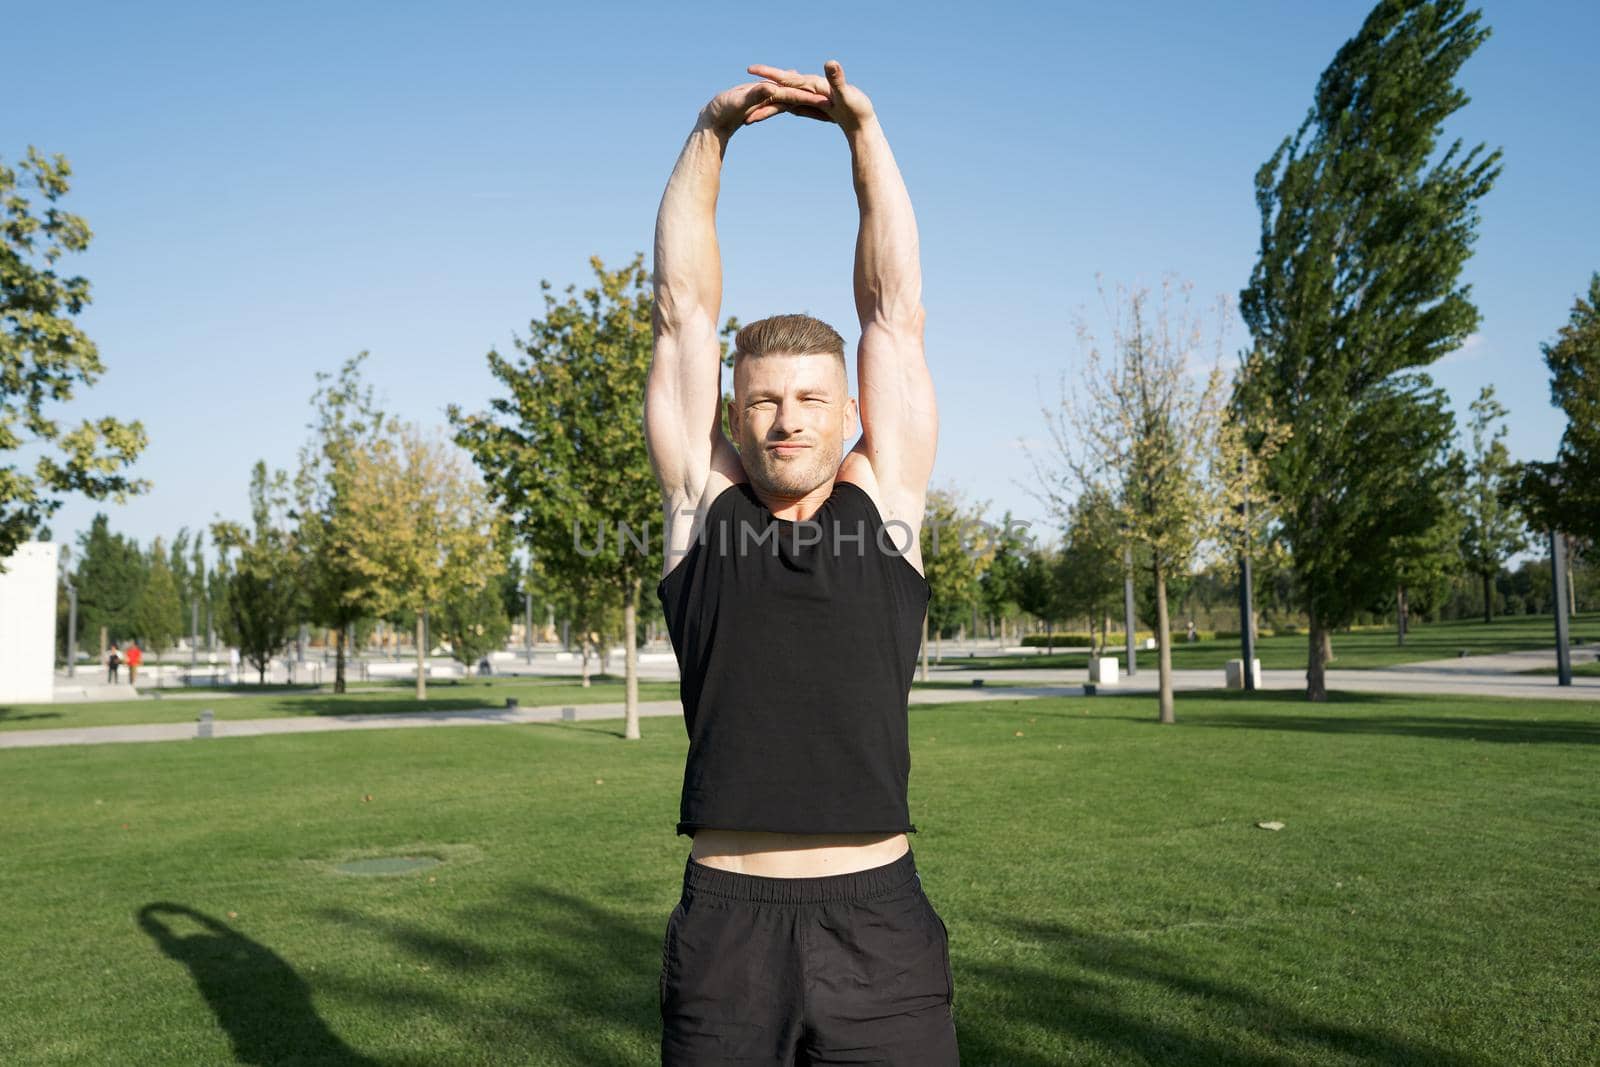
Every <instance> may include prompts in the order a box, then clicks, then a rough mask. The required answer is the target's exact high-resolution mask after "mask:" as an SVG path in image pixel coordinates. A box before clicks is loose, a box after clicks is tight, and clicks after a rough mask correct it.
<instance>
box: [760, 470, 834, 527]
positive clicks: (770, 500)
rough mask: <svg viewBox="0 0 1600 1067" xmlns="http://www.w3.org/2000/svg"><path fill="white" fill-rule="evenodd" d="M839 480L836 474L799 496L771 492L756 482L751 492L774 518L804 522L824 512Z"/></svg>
mask: <svg viewBox="0 0 1600 1067" xmlns="http://www.w3.org/2000/svg"><path fill="white" fill-rule="evenodd" d="M837 480H838V475H837V474H835V475H834V476H833V477H832V478H829V479H828V480H827V481H826V482H823V483H822V484H821V485H819V486H817V487H816V488H815V489H813V490H811V491H810V492H809V493H802V494H798V495H795V494H784V493H775V492H769V491H768V490H766V489H763V488H761V487H760V486H758V485H756V483H755V482H751V483H750V491H751V492H753V493H755V495H756V499H757V500H759V501H761V503H762V504H764V505H766V508H767V510H768V511H770V512H772V517H773V518H775V519H782V520H783V521H784V522H804V521H805V520H806V519H809V518H811V516H813V515H815V514H816V513H817V512H818V511H820V510H822V505H823V504H825V503H827V501H828V498H829V497H830V496H832V495H833V486H834V483H835V482H836V481H837Z"/></svg>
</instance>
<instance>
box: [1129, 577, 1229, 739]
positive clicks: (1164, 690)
mask: <svg viewBox="0 0 1600 1067" xmlns="http://www.w3.org/2000/svg"><path fill="white" fill-rule="evenodd" d="M1152 569H1153V570H1154V571H1155V579H1156V648H1157V649H1158V650H1159V652H1158V655H1159V657H1160V663H1161V686H1160V688H1161V713H1160V721H1161V722H1165V723H1172V722H1177V721H1178V720H1177V717H1176V716H1175V715H1174V714H1173V712H1172V634H1171V633H1170V632H1169V630H1168V625H1167V579H1166V576H1165V575H1163V574H1162V573H1161V564H1160V562H1157V563H1156V564H1155V565H1154V566H1153V568H1152ZM1249 669H1250V665H1249V664H1248V663H1247V664H1245V670H1249Z"/></svg>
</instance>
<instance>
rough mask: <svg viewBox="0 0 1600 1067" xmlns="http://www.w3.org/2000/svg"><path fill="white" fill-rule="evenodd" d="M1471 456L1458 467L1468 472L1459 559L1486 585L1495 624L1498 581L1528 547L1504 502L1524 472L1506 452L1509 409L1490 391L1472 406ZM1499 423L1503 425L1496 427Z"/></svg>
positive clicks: (1487, 608)
mask: <svg viewBox="0 0 1600 1067" xmlns="http://www.w3.org/2000/svg"><path fill="white" fill-rule="evenodd" d="M1471 410H1472V421H1471V422H1469V423H1468V424H1467V426H1468V430H1469V432H1470V433H1471V435H1472V451H1471V453H1470V454H1462V455H1461V457H1460V459H1459V461H1458V462H1460V463H1461V464H1462V466H1463V467H1464V468H1465V471H1466V477H1465V479H1464V481H1463V483H1462V487H1461V494H1460V501H1459V504H1458V510H1459V511H1460V514H1461V517H1462V519H1463V524H1462V528H1461V558H1462V559H1463V560H1464V561H1465V562H1466V565H1467V569H1468V570H1469V571H1471V572H1472V573H1473V574H1475V575H1477V576H1478V577H1480V578H1482V579H1483V621H1484V622H1493V621H1494V578H1495V575H1497V574H1499V573H1500V567H1501V565H1502V564H1504V563H1505V561H1506V560H1507V559H1509V558H1511V557H1512V556H1514V555H1516V554H1517V553H1518V552H1521V551H1522V550H1523V549H1524V548H1526V547H1527V538H1526V537H1525V536H1524V534H1523V525H1522V516H1521V514H1520V513H1519V512H1518V511H1517V508H1516V506H1515V505H1513V504H1511V503H1510V502H1508V501H1507V500H1506V497H1507V496H1508V495H1509V494H1510V493H1511V492H1512V490H1513V489H1514V487H1515V485H1516V480H1517V474H1518V472H1519V470H1520V468H1519V467H1518V465H1517V464H1516V463H1515V462H1513V461H1512V459H1511V453H1510V452H1508V451H1507V450H1506V446H1505V436H1506V427H1505V425H1504V424H1503V422H1502V420H1504V419H1505V417H1506V409H1505V408H1504V407H1502V406H1501V404H1500V402H1499V401H1498V400H1496V399H1495V398H1494V386H1492V385H1486V386H1484V387H1483V391H1482V392H1480V393H1479V394H1478V399H1476V400H1474V401H1473V402H1472V408H1471ZM1497 423H1499V424H1500V425H1496V424H1497Z"/></svg>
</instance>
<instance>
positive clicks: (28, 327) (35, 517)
mask: <svg viewBox="0 0 1600 1067" xmlns="http://www.w3.org/2000/svg"><path fill="white" fill-rule="evenodd" d="M19 170H20V171H21V173H22V175H23V176H24V178H26V177H27V176H30V175H31V177H32V184H33V186H34V187H35V188H37V189H38V191H39V193H40V195H42V196H43V197H44V200H45V206H44V210H43V211H42V212H40V213H39V214H35V213H34V205H33V202H32V201H31V200H29V198H28V197H27V196H26V195H24V191H25V186H24V183H23V182H22V181H19V178H18V171H19ZM71 175H72V169H71V168H70V167H69V166H68V165H67V161H66V158H65V157H64V156H60V155H58V156H56V157H55V158H54V159H53V160H50V159H46V158H45V157H44V156H43V155H42V154H41V153H40V152H39V151H38V150H37V149H35V148H32V147H29V149H28V155H27V158H26V159H24V160H22V161H21V163H19V164H18V167H17V170H13V169H12V168H10V167H7V166H6V165H5V163H4V160H0V207H3V213H0V457H3V456H5V455H6V454H8V453H12V452H17V451H20V450H26V451H28V452H33V453H37V459H36V460H35V461H34V464H33V469H32V471H28V470H25V469H24V468H23V467H22V466H21V465H20V464H9V465H7V464H0V570H4V569H5V560H6V558H7V557H8V556H10V555H11V554H12V553H13V552H14V551H16V548H17V546H18V545H19V544H21V543H22V542H24V541H26V540H27V539H28V538H29V537H31V536H33V534H34V532H35V531H36V530H38V529H39V527H40V526H42V525H43V524H44V522H45V521H46V520H48V519H49V517H50V516H51V515H53V514H55V512H56V511H57V509H59V508H60V507H61V504H62V501H61V499H60V495H59V494H62V493H71V492H76V493H83V494H84V495H85V496H87V497H89V498H90V499H92V500H105V499H107V498H110V499H112V500H115V501H117V502H119V503H120V502H122V501H124V500H126V499H127V498H128V496H130V495H132V494H136V493H142V492H144V491H145V490H146V489H147V488H149V483H148V482H146V481H143V480H141V479H133V478H129V477H127V476H126V475H124V474H122V473H119V472H120V471H122V470H123V468H125V467H127V466H129V465H130V464H132V463H133V461H134V460H136V459H137V458H138V457H139V453H141V452H142V451H144V446H145V435H144V427H143V426H142V425H140V424H139V423H138V422H127V423H124V422H119V421H118V420H116V419H114V418H111V417H109V416H107V417H105V418H98V419H84V420H83V421H82V422H80V423H79V424H78V425H77V426H76V427H74V428H72V429H67V428H65V427H63V426H62V424H61V423H60V422H59V421H58V420H57V419H56V418H54V417H52V406H53V405H60V404H65V403H66V402H68V401H70V400H71V399H72V398H73V394H74V392H75V391H76V390H77V388H78V387H79V386H80V385H81V386H84V387H87V386H91V385H93V384H94V383H95V380H96V379H97V378H99V377H100V375H101V374H102V373H103V372H104V371H105V365H104V364H103V363H102V362H101V361H100V352H99V350H98V349H97V348H96V347H95V344H94V342H93V341H91V340H89V338H88V336H87V335H86V334H85V333H84V332H83V331H82V330H81V329H79V328H78V325H77V323H76V322H75V321H73V320H74V318H75V317H76V316H77V315H78V314H79V313H80V312H82V311H83V309H84V307H86V306H87V305H88V303H89V283H88V281H87V280H85V279H84V278H82V277H81V276H74V277H70V278H63V277H61V276H60V275H59V274H57V273H56V271H55V264H56V261H57V260H58V259H60V258H61V256H62V255H63V254H64V253H67V252H82V251H83V250H84V249H86V248H88V247H89V238H90V236H91V235H90V232H89V226H88V223H86V222H84V220H83V219H82V218H80V217H79V216H77V215H73V214H71V213H69V212H65V211H62V210H61V209H60V208H58V207H56V206H55V205H56V201H57V200H59V199H60V198H61V197H63V196H65V195H66V193H67V190H68V184H69V183H68V181H67V179H68V178H69V177H70V176H71Z"/></svg>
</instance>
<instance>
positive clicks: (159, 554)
mask: <svg viewBox="0 0 1600 1067" xmlns="http://www.w3.org/2000/svg"><path fill="white" fill-rule="evenodd" d="M146 567H147V572H146V575H147V576H146V578H145V583H144V590H143V591H142V592H141V593H140V596H139V603H138V607H137V608H136V609H135V611H134V617H135V618H136V619H137V620H138V625H139V633H138V638H139V641H140V643H141V644H143V646H144V647H145V648H146V649H147V650H148V651H150V652H152V653H154V654H155V655H157V656H159V655H160V654H161V653H163V652H165V651H166V650H167V649H169V648H171V647H172V646H173V645H174V644H176V643H177V640H178V635H179V634H180V633H182V632H183V598H182V596H181V595H180V593H179V590H178V580H177V576H176V575H174V574H173V573H172V561H171V558H170V557H169V556H168V555H167V549H166V546H165V545H164V544H162V541H161V538H159V537H158V538H156V539H155V541H154V542H153V543H152V544H151V546H150V555H149V559H148V562H147V563H146Z"/></svg>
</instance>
